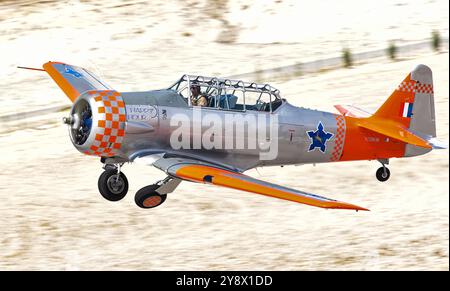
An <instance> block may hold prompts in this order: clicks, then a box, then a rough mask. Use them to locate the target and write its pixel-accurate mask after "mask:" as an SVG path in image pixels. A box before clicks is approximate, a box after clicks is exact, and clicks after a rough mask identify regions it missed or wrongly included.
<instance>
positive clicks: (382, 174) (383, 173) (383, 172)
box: [376, 167, 391, 182]
mask: <svg viewBox="0 0 450 291" xmlns="http://www.w3.org/2000/svg"><path fill="white" fill-rule="evenodd" d="M376 176H377V179H378V181H380V182H385V181H387V180H389V177H390V176H391V171H389V169H388V168H386V167H381V168H379V169H378V170H377V173H376Z"/></svg>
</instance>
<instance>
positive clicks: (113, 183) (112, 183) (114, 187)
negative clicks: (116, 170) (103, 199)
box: [106, 175, 125, 194]
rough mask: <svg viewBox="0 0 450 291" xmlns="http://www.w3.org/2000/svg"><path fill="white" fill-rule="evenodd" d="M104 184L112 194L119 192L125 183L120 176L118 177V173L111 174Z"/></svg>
mask: <svg viewBox="0 0 450 291" xmlns="http://www.w3.org/2000/svg"><path fill="white" fill-rule="evenodd" d="M106 184H107V185H108V189H109V190H110V191H111V192H112V193H113V194H120V193H122V191H123V189H124V188H125V183H124V182H123V179H122V177H120V176H119V175H112V176H111V177H109V178H108V181H107V182H106Z"/></svg>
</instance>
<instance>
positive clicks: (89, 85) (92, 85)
mask: <svg viewBox="0 0 450 291" xmlns="http://www.w3.org/2000/svg"><path fill="white" fill-rule="evenodd" d="M43 68H44V70H45V71H46V72H47V73H48V74H49V75H50V77H52V79H53V80H54V81H55V82H56V84H58V86H59V87H60V88H61V90H63V92H64V93H65V94H66V95H67V97H69V99H70V100H71V101H72V102H73V101H75V99H77V97H78V96H79V95H80V94H82V93H83V92H86V91H88V90H100V91H102V90H112V88H111V87H109V86H108V85H106V84H105V83H104V82H102V81H100V79H99V78H97V77H96V76H95V75H94V74H92V73H91V72H89V71H88V70H86V69H83V68H80V67H75V66H72V65H68V64H64V63H59V62H48V63H45V64H44V65H43Z"/></svg>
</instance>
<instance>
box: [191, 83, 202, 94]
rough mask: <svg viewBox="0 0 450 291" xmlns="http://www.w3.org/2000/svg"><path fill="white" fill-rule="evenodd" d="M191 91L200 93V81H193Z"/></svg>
mask: <svg viewBox="0 0 450 291" xmlns="http://www.w3.org/2000/svg"><path fill="white" fill-rule="evenodd" d="M191 92H192V93H198V94H200V85H199V84H198V83H192V84H191Z"/></svg>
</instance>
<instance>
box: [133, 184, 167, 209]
mask: <svg viewBox="0 0 450 291" xmlns="http://www.w3.org/2000/svg"><path fill="white" fill-rule="evenodd" d="M158 188H159V186H158V185H150V186H146V187H144V188H142V189H140V190H139V191H137V192H136V195H135V196H134V202H136V205H137V206H139V207H141V208H145V209H147V208H154V207H157V206H159V205H161V204H163V203H164V201H166V198H167V195H166V194H162V195H161V194H159V193H158V192H156V189H158Z"/></svg>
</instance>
